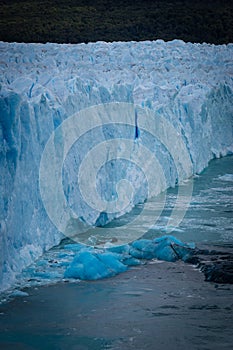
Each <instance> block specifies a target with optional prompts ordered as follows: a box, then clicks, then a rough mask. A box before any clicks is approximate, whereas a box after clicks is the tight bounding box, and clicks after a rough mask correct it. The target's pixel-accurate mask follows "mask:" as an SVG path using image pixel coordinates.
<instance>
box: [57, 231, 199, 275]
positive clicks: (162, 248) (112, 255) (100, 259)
mask: <svg viewBox="0 0 233 350" xmlns="http://www.w3.org/2000/svg"><path fill="white" fill-rule="evenodd" d="M65 249H73V250H74V251H75V252H76V255H75V256H74V259H73V261H72V262H71V264H70V265H69V266H68V268H67V269H66V271H65V273H64V277H65V278H74V279H80V280H97V279H101V278H106V277H112V276H115V275H117V274H119V273H121V272H124V271H126V270H127V269H128V266H134V265H139V264H141V263H143V262H144V261H145V260H151V259H158V260H164V261H170V262H174V261H177V260H183V261H186V260H187V259H188V258H190V256H191V255H192V253H193V249H194V245H193V244H189V243H188V244H187V243H183V242H181V241H180V240H178V239H177V238H175V237H174V236H171V235H170V236H162V237H159V238H156V239H153V240H149V239H140V240H137V241H135V242H133V243H132V244H130V245H124V246H121V247H114V248H110V249H102V250H99V249H95V248H92V247H87V246H84V245H83V246H82V245H81V244H73V245H72V244H69V245H66V246H65Z"/></svg>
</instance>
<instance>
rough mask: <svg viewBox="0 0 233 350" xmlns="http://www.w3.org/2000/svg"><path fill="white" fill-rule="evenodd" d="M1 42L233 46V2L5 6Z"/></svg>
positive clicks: (5, 1)
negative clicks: (180, 42) (157, 42)
mask: <svg viewBox="0 0 233 350" xmlns="http://www.w3.org/2000/svg"><path fill="white" fill-rule="evenodd" d="M0 9H1V13H0V40H3V41H10V42H12V41H16V42H43V43H45V42H57V43H81V42H90V41H91V42H95V41H99V40H102V41H110V42H111V41H129V40H136V41H140V40H155V39H158V38H159V39H163V40H165V41H168V40H172V39H182V40H184V41H186V42H188V41H190V42H207V43H215V44H224V43H229V42H233V30H232V28H233V1H232V0H145V1H143V0H61V1H60V0H39V1H36V0H0Z"/></svg>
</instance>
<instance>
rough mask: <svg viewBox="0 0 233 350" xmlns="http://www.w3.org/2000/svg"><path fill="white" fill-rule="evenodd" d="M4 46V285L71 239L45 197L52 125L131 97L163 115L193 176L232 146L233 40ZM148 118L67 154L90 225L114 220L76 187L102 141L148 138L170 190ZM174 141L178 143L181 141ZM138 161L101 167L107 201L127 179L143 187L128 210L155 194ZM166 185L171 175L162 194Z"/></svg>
mask: <svg viewBox="0 0 233 350" xmlns="http://www.w3.org/2000/svg"><path fill="white" fill-rule="evenodd" d="M0 50H1V65H0V69H1V78H0V79H1V81H0V84H1V85H0V193H1V196H0V232H1V234H0V285H1V289H5V288H7V287H8V286H9V285H10V284H11V283H12V281H13V280H14V278H15V275H16V274H17V273H19V272H20V271H21V270H22V268H24V267H25V266H27V265H28V264H30V263H31V262H32V261H33V260H34V259H35V258H36V257H38V256H39V255H40V254H41V253H42V252H43V251H45V250H47V249H49V248H50V247H52V246H53V245H55V244H57V243H58V242H59V241H60V239H61V238H62V237H63V235H62V233H61V232H59V231H58V230H57V228H56V227H55V226H54V225H53V223H52V222H51V221H50V220H49V217H48V215H47V213H46V210H45V208H44V205H43V203H42V200H41V196H40V191H39V167H40V161H41V156H42V153H43V151H44V148H45V145H46V144H47V142H48V140H49V138H50V136H51V134H52V132H53V131H54V130H57V128H58V127H59V125H61V124H62V122H63V121H64V120H66V119H67V118H69V117H70V116H72V115H74V114H75V113H77V112H79V111H82V110H83V109H84V108H89V107H91V106H94V105H99V104H103V103H111V102H112V103H114V102H126V103H132V104H134V105H135V106H140V108H145V110H149V111H151V112H153V113H154V116H155V121H156V120H157V119H158V118H160V117H161V118H165V120H167V121H168V122H169V123H171V125H173V127H174V128H175V130H177V133H178V134H179V135H180V136H181V138H182V140H183V142H184V144H185V145H186V148H187V150H188V153H189V156H190V159H191V162H192V173H198V172H201V171H202V170H203V169H204V168H205V167H206V166H207V165H208V162H209V160H210V159H212V158H214V157H220V156H224V155H227V154H229V153H232V151H233V141H232V134H233V129H232V128H233V127H232V121H233V110H232V108H233V107H232V106H233V95H232V91H233V76H232V74H233V60H232V57H233V45H232V44H228V45H222V46H214V45H208V44H202V45H201V44H190V43H186V44H185V43H183V42H182V41H177V40H175V41H172V42H167V43H165V42H163V41H161V40H157V41H155V42H149V41H145V42H140V43H137V42H126V43H124V42H119V43H104V42H98V43H89V44H87V45H86V44H80V45H58V44H49V43H48V44H45V45H42V44H15V43H11V44H9V43H3V42H2V43H0ZM156 118H157V119H156ZM121 119H122V116H121ZM140 122H142V120H140V113H139V114H138V115H137V114H135V118H134V124H135V125H134V127H128V129H127V128H122V127H121V126H119V125H118V126H115V127H114V126H111V127H106V128H104V127H102V129H101V130H99V133H98V132H97V134H95V132H96V130H92V131H91V132H89V133H87V134H86V135H84V137H83V138H82V139H81V140H79V143H77V144H74V146H73V148H72V150H71V152H69V153H68V154H67V157H66V159H65V161H64V169H63V170H64V171H63V180H64V193H65V196H66V198H67V201H68V202H69V205H70V207H71V208H72V210H74V211H75V212H76V213H77V215H78V216H79V217H81V218H82V220H83V222H88V223H89V224H93V225H94V224H96V225H103V224H104V223H105V222H107V221H109V220H111V219H112V218H113V217H114V214H111V215H108V213H106V212H98V210H96V209H95V210H94V209H91V208H90V207H89V206H88V205H85V203H83V202H82V201H81V199H80V201H79V200H77V198H81V197H80V193H79V192H78V190H77V188H76V187H75V176H76V172H77V170H78V165H79V164H81V161H82V160H83V158H84V154H85V152H88V151H89V150H90V149H91V147H95V146H96V145H97V143H98V142H104V141H108V140H110V139H112V138H122V137H124V138H128V139H132V140H134V142H135V148H136V146H137V144H140V142H141V143H142V144H143V145H144V147H148V148H149V149H150V151H151V150H152V149H153V152H154V153H155V154H156V155H157V156H158V159H159V163H160V165H161V167H162V170H163V174H164V176H165V180H166V187H169V186H174V185H175V183H176V182H177V170H176V167H175V164H174V161H173V159H172V158H173V157H172V156H171V154H170V152H169V151H167V150H166V149H165V148H166V147H164V145H161V144H160V142H159V140H158V138H157V139H156V138H152V136H151V135H150V134H149V133H145V132H143V130H140ZM168 142H169V145H170V146H169V147H173V140H172V139H170V140H168ZM173 151H174V152H175V151H176V148H175V145H174V147H173ZM132 152H133V151H132ZM177 159H179V155H177ZM93 161H94V159H93ZM138 168H140V167H139V166H138V165H137V164H135V163H134V164H133V163H132V162H131V163H130V164H128V163H127V162H126V161H125V159H124V157H122V159H121V160H118V162H117V161H114V160H112V159H111V161H109V162H108V158H106V164H105V166H104V167H102V168H101V169H100V171H99V172H98V174H97V175H98V176H97V189H98V192H99V193H100V195H101V196H102V197H103V198H104V199H105V200H110V199H112V198H116V197H117V191H116V188H115V186H114V184H115V183H117V182H119V181H120V180H121V179H126V180H127V181H129V182H131V183H132V186H133V187H134V186H135V188H137V189H138V190H137V191H136V193H135V195H134V197H133V198H132V199H131V202H130V204H129V206H128V207H127V210H129V208H130V207H132V206H133V205H134V204H135V203H137V202H142V201H143V200H144V199H145V198H146V197H147V193H148V192H147V188H146V179H145V176H144V175H145V174H144V175H143V173H140V169H138ZM139 175H140V176H139ZM189 175H190V174H189ZM184 177H185V175H184ZM139 179H140V181H141V182H140V181H139ZM157 180H158V179H157ZM179 180H182V179H179ZM138 181H139V182H138ZM156 184H157V186H160V185H158V181H156ZM156 184H155V186H156ZM162 186H164V183H163V182H161V188H159V187H158V188H157V192H158V191H159V190H161V189H163V187H162ZM54 205H56V203H54ZM121 214H122V213H121Z"/></svg>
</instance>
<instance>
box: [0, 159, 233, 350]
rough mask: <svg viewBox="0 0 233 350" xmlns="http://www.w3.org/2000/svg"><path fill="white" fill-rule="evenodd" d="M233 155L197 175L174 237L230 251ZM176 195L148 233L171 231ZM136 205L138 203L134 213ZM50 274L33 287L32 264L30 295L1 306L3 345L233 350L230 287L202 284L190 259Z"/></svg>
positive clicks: (173, 191)
mask: <svg viewBox="0 0 233 350" xmlns="http://www.w3.org/2000/svg"><path fill="white" fill-rule="evenodd" d="M232 161H233V157H226V158H222V159H218V160H214V161H212V162H211V163H210V166H209V167H208V168H207V169H206V170H205V171H204V172H203V173H202V174H201V175H200V176H198V177H197V178H195V179H194V189H193V195H192V200H191V203H190V207H189V210H188V211H187V212H186V215H185V217H184V219H183V221H182V223H181V224H180V225H179V227H178V228H175V229H174V231H173V232H172V234H173V235H175V236H176V237H178V238H179V239H181V240H182V241H186V242H187V241H188V242H190V241H194V242H195V243H196V245H197V246H206V247H209V246H216V245H217V246H218V247H222V248H223V249H224V248H227V249H231V247H232V246H233V225H232V224H233V215H232V212H233V203H232V194H233V175H232V174H233V162H232ZM230 174H231V175H230ZM184 186H185V185H184ZM176 196H177V189H171V190H169V191H168V192H167V198H166V206H165V208H164V210H163V212H162V215H161V217H160V219H159V221H157V222H155V225H154V226H153V228H151V229H150V230H149V231H148V233H147V234H146V236H147V237H155V236H161V235H162V234H166V233H167V231H168V228H167V226H166V220H168V217H169V215H170V213H171V209H172V208H173V207H174V200H175V198H176ZM152 202H153V201H152ZM137 211H140V206H138V208H135V210H134V211H133V212H132V213H130V214H129V215H131V216H133V215H137ZM148 215H150V213H149V211H148ZM128 219H129V217H125V218H122V219H121V220H128ZM122 222H123V221H121V222H118V223H116V224H118V225H119V224H121V223H122ZM59 249H60V248H59ZM57 251H58V248H55V249H53V250H51V251H50V252H49V253H47V254H48V257H49V258H50V259H53V258H54V257H55V256H56V254H57ZM44 259H45V260H46V258H44ZM47 259H48V258H47ZM54 270H55V268H54ZM49 276H50V274H48V279H47V280H45V279H43V281H42V279H41V280H40V279H38V283H37V284H38V285H37V286H36V285H35V283H34V282H35V281H28V279H30V278H29V277H30V270H28V271H27V273H26V277H25V278H27V283H26V284H23V285H27V286H28V288H25V292H27V293H28V296H26V295H25V296H22V297H18V298H15V299H13V300H10V301H9V302H8V303H5V304H2V305H1V306H0V349H6V350H7V349H62V350H63V349H78V350H82V349H90V350H97V349H112V350H126V349H136V350H144V349H159V350H160V349H162V350H163V349H164V350H165V349H166V350H174V349H175V350H176V349H197V350H199V349H200V350H202V349H203V350H204V349H205V350H207V349H209V350H212V349H216V350H218V349H227V350H228V349H229V350H230V349H232V344H233V332H232V325H233V287H232V285H227V284H226V285H221V284H215V283H208V282H205V281H204V276H203V274H201V273H200V272H199V271H198V270H197V269H195V268H194V267H193V266H191V265H188V264H184V263H183V262H178V263H167V262H156V261H152V262H150V263H149V264H147V265H144V266H139V267H135V268H132V269H131V270H130V271H127V272H126V273H123V274H121V275H118V276H116V277H114V278H110V279H105V280H100V281H95V282H84V281H83V282H77V283H65V282H64V281H63V282H62V281H61V282H59V283H57V284H55V285H48V283H49V281H50V280H49ZM57 280H59V278H58V279H57ZM60 280H61V278H60ZM24 282H25V281H24ZM43 283H44V284H46V283H47V285H46V286H40V285H39V284H43ZM21 285H22V284H21Z"/></svg>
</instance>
